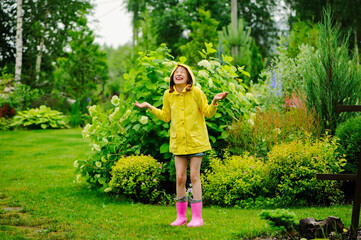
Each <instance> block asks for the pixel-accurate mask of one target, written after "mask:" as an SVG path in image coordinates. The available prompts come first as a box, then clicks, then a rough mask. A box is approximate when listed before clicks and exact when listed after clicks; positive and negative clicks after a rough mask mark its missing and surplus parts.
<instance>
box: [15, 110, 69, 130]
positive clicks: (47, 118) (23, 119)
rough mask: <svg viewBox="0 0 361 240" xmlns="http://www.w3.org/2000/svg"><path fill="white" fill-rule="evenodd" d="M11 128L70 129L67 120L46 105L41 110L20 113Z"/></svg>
mask: <svg viewBox="0 0 361 240" xmlns="http://www.w3.org/2000/svg"><path fill="white" fill-rule="evenodd" d="M11 126H23V127H28V128H31V129H34V128H42V129H46V128H49V127H50V128H65V127H69V126H68V124H67V118H66V117H65V116H64V115H63V114H62V113H61V112H58V111H56V110H51V109H50V108H49V107H46V106H44V105H42V106H40V108H32V109H30V110H28V111H22V112H18V113H17V115H15V117H14V122H13V123H12V124H11Z"/></svg>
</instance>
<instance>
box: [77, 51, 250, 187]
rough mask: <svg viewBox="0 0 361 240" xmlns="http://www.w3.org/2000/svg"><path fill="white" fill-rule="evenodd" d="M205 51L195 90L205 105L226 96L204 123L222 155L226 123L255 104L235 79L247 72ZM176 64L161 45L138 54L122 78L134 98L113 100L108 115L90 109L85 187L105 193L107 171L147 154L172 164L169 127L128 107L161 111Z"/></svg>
mask: <svg viewBox="0 0 361 240" xmlns="http://www.w3.org/2000/svg"><path fill="white" fill-rule="evenodd" d="M206 47H207V49H206V50H203V54H205V56H206V57H207V58H208V59H205V60H202V61H201V62H200V63H199V64H198V65H199V66H198V67H199V69H198V68H196V67H193V69H194V74H195V77H196V81H197V83H196V85H197V86H199V87H201V88H202V90H203V91H204V92H205V94H206V96H207V97H208V101H209V102H210V101H211V99H212V98H213V97H214V95H215V94H216V93H219V92H222V91H228V92H230V94H229V95H228V96H227V98H226V99H225V100H224V101H223V102H221V103H220V106H219V107H218V111H217V113H216V115H215V116H214V117H213V118H211V119H208V120H207V125H208V129H209V135H210V139H211V142H212V143H213V147H214V148H215V149H219V150H220V149H222V148H223V147H225V146H226V141H225V138H227V131H226V130H225V128H226V126H227V124H228V123H230V122H231V121H232V119H236V118H238V117H239V116H240V115H241V114H244V113H247V112H249V111H250V109H251V108H252V107H253V106H254V105H255V104H256V99H255V98H254V97H253V96H252V95H250V94H246V89H245V87H244V86H242V84H241V79H239V78H238V74H237V72H238V73H243V74H247V73H246V72H244V71H243V69H242V68H238V69H237V68H236V67H234V66H232V65H231V64H230V61H231V60H232V58H230V57H227V56H223V59H222V61H221V60H218V59H215V58H212V57H210V54H211V53H214V51H215V50H214V49H213V48H212V45H211V44H207V45H206ZM179 61H180V62H182V63H184V62H185V63H186V58H185V57H181V58H180V59H179ZM220 62H222V64H220ZM176 64H177V62H175V61H173V57H172V56H171V55H170V54H169V50H168V49H167V48H166V46H165V45H161V47H160V48H158V49H157V50H156V51H149V52H140V53H139V58H138V60H137V68H136V69H131V70H130V71H129V73H127V74H124V79H125V80H126V81H125V83H124V90H125V92H128V93H130V92H131V93H132V94H131V95H130V94H129V95H128V96H127V98H126V99H125V100H120V99H119V98H118V97H117V96H113V98H112V100H111V102H112V105H113V107H112V108H110V109H109V110H107V111H105V110H104V109H102V107H101V106H100V105H94V106H91V107H90V108H89V114H90V116H91V117H92V121H91V123H89V124H87V125H86V126H85V128H84V130H83V136H84V137H85V138H89V139H90V142H91V145H92V152H91V154H90V155H89V156H88V157H87V159H83V160H79V161H77V162H76V166H77V169H78V170H77V171H78V172H79V174H81V175H82V176H84V177H85V179H86V182H88V183H89V184H91V185H92V186H97V187H102V188H103V189H106V188H108V184H109V181H110V171H111V168H112V166H113V165H114V163H115V161H117V160H118V159H119V158H120V157H121V156H129V155H139V154H144V155H151V156H152V157H154V158H155V159H157V160H159V161H160V162H165V161H168V160H169V159H170V157H171V154H170V153H169V123H165V122H162V121H161V120H159V119H157V118H156V117H155V116H153V114H150V113H147V112H146V111H145V110H144V109H143V110H141V109H138V108H136V107H134V106H133V104H132V103H134V102H135V101H138V102H149V103H150V104H152V105H153V106H155V107H158V108H161V107H162V104H163V100H162V99H163V94H164V91H165V90H167V89H168V88H169V81H170V79H169V76H170V73H171V70H172V69H173V68H174V66H175V65H176ZM100 165H101V166H100ZM99 166H100V167H99Z"/></svg>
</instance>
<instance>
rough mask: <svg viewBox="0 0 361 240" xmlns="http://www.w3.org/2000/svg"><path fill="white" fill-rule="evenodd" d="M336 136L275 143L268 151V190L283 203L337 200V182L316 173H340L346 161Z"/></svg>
mask: <svg viewBox="0 0 361 240" xmlns="http://www.w3.org/2000/svg"><path fill="white" fill-rule="evenodd" d="M336 149H337V143H336V140H335V139H331V138H330V137H328V136H325V137H323V138H321V139H318V140H315V141H309V140H307V139H306V140H304V142H302V141H301V140H295V141H292V142H289V143H281V144H278V145H275V146H274V147H273V148H272V151H271V152H269V153H268V162H267V165H268V166H269V175H268V176H269V179H270V185H269V187H270V190H272V191H273V194H274V195H273V196H274V197H276V198H279V199H282V202H283V204H285V205H289V204H292V205H294V204H299V203H301V204H305V203H309V204H330V203H337V202H340V201H341V200H342V198H343V193H342V191H341V190H340V186H341V183H340V182H339V181H321V180H317V179H316V174H317V173H334V174H335V173H340V172H341V171H342V166H344V164H345V162H346V160H345V159H343V158H341V157H339V156H338V154H337V152H336Z"/></svg>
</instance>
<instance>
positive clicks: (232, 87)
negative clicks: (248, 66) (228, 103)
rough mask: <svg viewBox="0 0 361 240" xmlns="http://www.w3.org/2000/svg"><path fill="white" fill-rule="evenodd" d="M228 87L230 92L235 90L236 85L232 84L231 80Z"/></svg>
mask: <svg viewBox="0 0 361 240" xmlns="http://www.w3.org/2000/svg"><path fill="white" fill-rule="evenodd" d="M229 89H230V90H231V92H235V91H236V87H235V86H234V84H233V83H232V82H230V83H229Z"/></svg>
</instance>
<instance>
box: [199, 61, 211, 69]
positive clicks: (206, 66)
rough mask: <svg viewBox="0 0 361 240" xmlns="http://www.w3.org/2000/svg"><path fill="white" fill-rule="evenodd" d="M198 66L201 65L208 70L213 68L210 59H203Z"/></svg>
mask: <svg viewBox="0 0 361 240" xmlns="http://www.w3.org/2000/svg"><path fill="white" fill-rule="evenodd" d="M198 66H201V67H205V68H206V69H207V70H211V69H212V65H211V63H210V62H208V60H202V61H200V62H199V63H198Z"/></svg>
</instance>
